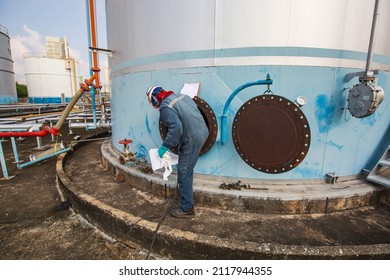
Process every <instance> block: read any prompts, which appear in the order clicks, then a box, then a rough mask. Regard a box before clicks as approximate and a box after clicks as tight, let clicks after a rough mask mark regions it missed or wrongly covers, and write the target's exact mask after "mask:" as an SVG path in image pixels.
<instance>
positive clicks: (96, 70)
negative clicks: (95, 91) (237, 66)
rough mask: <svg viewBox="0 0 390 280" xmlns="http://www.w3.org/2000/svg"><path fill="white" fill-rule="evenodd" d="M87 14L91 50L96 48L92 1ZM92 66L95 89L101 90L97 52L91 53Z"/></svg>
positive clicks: (93, 4) (90, 0)
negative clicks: (89, 26) (88, 15)
mask: <svg viewBox="0 0 390 280" xmlns="http://www.w3.org/2000/svg"><path fill="white" fill-rule="evenodd" d="M89 14H90V17H89V18H90V25H91V44H92V46H91V47H93V48H96V47H97V40H96V21H95V3H94V0H89ZM92 58H93V66H92V69H91V70H92V71H93V73H94V76H95V88H99V89H100V88H102V86H101V85H100V79H99V72H100V68H99V67H98V54H97V52H95V51H94V52H92Z"/></svg>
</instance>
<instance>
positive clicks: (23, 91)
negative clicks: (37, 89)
mask: <svg viewBox="0 0 390 280" xmlns="http://www.w3.org/2000/svg"><path fill="white" fill-rule="evenodd" d="M16 93H17V95H18V98H27V97H28V90H27V86H26V85H23V84H19V83H18V82H16Z"/></svg>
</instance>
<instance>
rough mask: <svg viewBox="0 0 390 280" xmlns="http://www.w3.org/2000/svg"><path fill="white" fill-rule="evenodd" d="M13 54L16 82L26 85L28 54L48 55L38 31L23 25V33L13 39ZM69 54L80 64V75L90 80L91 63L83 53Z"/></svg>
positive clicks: (72, 51) (75, 51)
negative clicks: (26, 56)
mask: <svg viewBox="0 0 390 280" xmlns="http://www.w3.org/2000/svg"><path fill="white" fill-rule="evenodd" d="M10 41H11V42H10V43H11V52H12V59H13V61H14V72H15V80H16V81H17V82H18V83H21V84H26V77H25V69H24V59H23V55H24V54H26V53H41V54H45V53H46V46H45V39H44V36H42V35H41V34H40V33H39V32H38V31H36V30H32V29H31V28H29V27H28V26H27V25H23V33H22V34H17V35H15V36H13V37H11V40H10ZM69 54H70V56H71V57H73V58H74V59H75V60H76V61H77V63H78V69H79V71H78V72H79V73H78V74H79V75H81V76H83V79H87V78H89V76H90V75H89V62H88V61H86V60H85V59H83V57H82V52H81V51H79V50H77V49H73V48H71V47H70V48H69Z"/></svg>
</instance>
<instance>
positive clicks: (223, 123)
mask: <svg viewBox="0 0 390 280" xmlns="http://www.w3.org/2000/svg"><path fill="white" fill-rule="evenodd" d="M256 85H268V86H269V85H272V79H271V78H270V76H269V74H267V78H266V79H265V80H258V81H255V82H249V83H246V84H243V85H241V86H239V87H238V88H237V89H236V90H235V91H233V92H232V94H231V95H230V96H229V98H228V100H227V101H226V103H225V106H224V108H223V114H222V116H221V144H222V145H224V144H225V143H226V127H227V112H228V109H229V106H230V103H231V102H232V100H233V98H234V97H235V96H236V95H237V94H238V93H239V92H240V91H242V90H243V89H246V88H248V87H251V86H256Z"/></svg>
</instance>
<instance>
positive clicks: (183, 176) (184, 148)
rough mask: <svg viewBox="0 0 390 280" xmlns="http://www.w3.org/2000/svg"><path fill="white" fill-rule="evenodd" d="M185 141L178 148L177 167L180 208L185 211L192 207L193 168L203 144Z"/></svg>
mask: <svg viewBox="0 0 390 280" xmlns="http://www.w3.org/2000/svg"><path fill="white" fill-rule="evenodd" d="M191 140H193V139H191ZM191 140H189V141H186V143H183V145H181V146H180V148H179V153H178V155H179V162H178V165H177V175H178V178H177V180H178V185H179V191H180V208H181V209H182V210H183V211H187V210H189V209H190V208H192V207H193V206H194V193H193V188H192V184H193V180H194V167H195V165H196V162H197V161H198V157H199V153H200V151H201V149H202V147H203V144H204V143H195V142H196V141H191Z"/></svg>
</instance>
